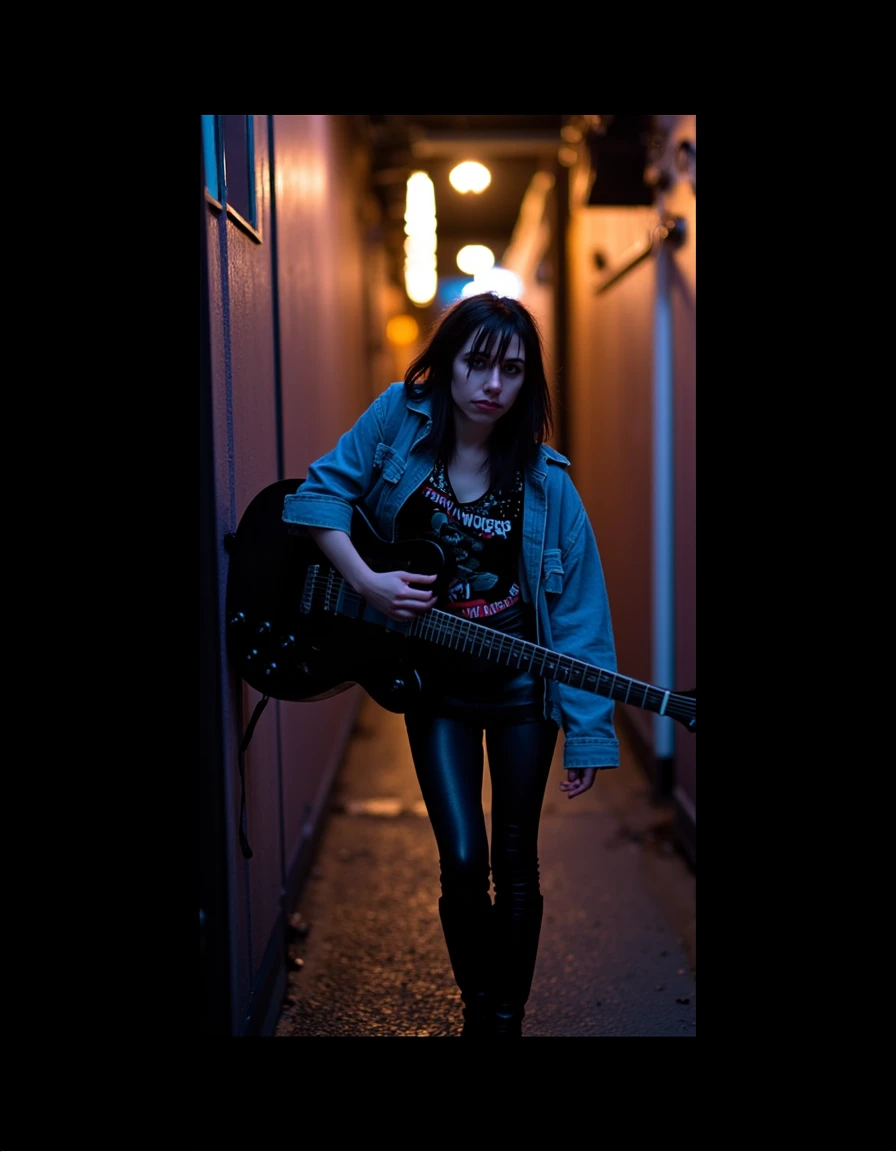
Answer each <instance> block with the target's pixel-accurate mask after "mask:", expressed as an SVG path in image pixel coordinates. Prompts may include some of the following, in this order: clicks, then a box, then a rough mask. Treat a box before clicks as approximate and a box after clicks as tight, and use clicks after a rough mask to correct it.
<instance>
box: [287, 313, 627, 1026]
mask: <svg viewBox="0 0 896 1152" xmlns="http://www.w3.org/2000/svg"><path fill="white" fill-rule="evenodd" d="M551 428H552V412H551V395H550V389H549V386H548V382H547V379H546V376H545V368H544V357H543V343H542V337H541V333H540V330H539V327H538V324H537V322H536V320H535V318H534V316H533V315H532V314H531V313H530V312H529V310H528V309H527V308H526V307H525V306H524V305H523V304H521V303H520V302H519V301H518V300H515V299H512V298H508V297H499V296H497V295H494V294H492V293H483V294H481V295H477V296H471V297H468V298H466V299H463V300H460V301H458V302H457V303H455V304H454V305H452V306H451V307H450V308H449V309H448V310H447V311H446V312H445V313H444V314H443V316H442V317H441V319H440V320H439V322H438V323H437V325H436V326H435V328H434V329H433V331H432V333H431V334H430V335H429V338H428V340H427V341H426V344H425V346H424V347H423V349H422V351H421V352H420V353H419V355H418V356H416V358H415V359H414V360H413V361H412V362H411V364H410V366H409V367H408V370H407V372H406V374H405V378H404V380H403V381H401V382H398V383H395V384H392V385H391V386H390V387H388V388H387V389H386V390H385V391H384V392H383V393H381V394H380V395H379V396H378V397H377V399H376V400H375V401H374V402H373V403H372V404H371V406H370V407H369V408H368V409H367V410H366V412H364V413H363V414H362V415H361V416H360V418H359V419H358V421H357V422H356V423H355V425H354V426H353V427H352V428H351V429H349V430H348V431H347V432H345V433H344V434H343V435H342V436H341V437H340V439H339V441H338V442H337V444H336V445H335V447H334V448H333V449H332V450H331V451H330V452H328V453H327V454H326V455H324V456H322V457H321V458H320V459H319V460H317V461H315V462H314V463H313V464H312V465H311V466H310V467H309V469H308V473H307V477H306V479H305V481H304V483H303V484H302V486H301V487H300V489H299V490H298V491H297V492H296V493H295V494H294V495H290V496H287V497H286V500H285V504H284V511H283V519H284V520H285V521H287V522H289V523H294V524H303V525H307V526H308V528H309V531H310V533H311V535H312V537H313V539H314V542H315V544H316V545H317V547H318V548H319V549H320V551H321V552H322V553H323V554H324V555H325V556H326V557H327V558H328V559H329V560H330V562H331V563H332V564H333V566H334V567H335V568H337V569H338V570H339V571H340V572H341V573H342V575H343V576H344V577H345V580H346V581H347V582H348V584H350V585H351V586H352V588H353V589H354V590H355V591H356V592H357V593H358V594H359V595H360V597H361V598H362V599H363V601H365V602H366V603H367V604H368V605H369V606H371V607H372V608H373V609H374V610H375V611H376V612H379V613H381V614H382V616H383V617H385V618H387V619H388V620H392V621H396V622H399V623H403V624H407V623H408V622H413V621H415V619H416V618H417V617H418V616H420V615H421V614H422V613H426V612H428V611H429V610H430V609H432V608H434V607H436V606H438V607H439V608H440V609H443V610H445V611H447V612H449V613H452V614H454V615H456V616H457V617H458V618H459V619H460V620H468V621H475V622H476V623H477V624H481V625H485V626H486V627H487V628H489V629H493V630H495V631H497V632H499V633H501V634H502V639H501V643H502V644H504V643H506V644H507V645H508V646H511V645H512V644H513V641H514V639H515V638H518V639H519V640H522V641H525V642H528V643H529V644H537V645H539V646H542V647H543V648H544V649H547V650H553V651H559V652H562V653H563V654H565V655H567V656H569V657H571V658H572V659H574V660H577V661H583V662H585V663H587V664H590V665H594V666H597V667H599V668H602V669H605V670H607V671H608V672H615V670H616V654H615V647H614V642H613V631H612V625H611V619H610V609H609V603H608V600H607V592H606V586H605V582H604V577H603V571H602V568H601V562H600V557H599V554H598V548H597V544H596V541H595V538H594V533H593V531H592V528H591V525H590V522H589V520H588V517H587V515H586V513H585V509H584V506H583V504H582V501H581V499H580V497H579V495H578V493H577V491H576V489H575V487H574V485H573V483H572V481H571V479H570V477H569V474H568V471H567V469H568V466H569V461H568V460H567V459H566V458H565V457H564V456H561V455H560V454H559V453H558V452H556V451H555V450H554V449H553V448H551V447H549V446H548V445H547V443H546V440H547V438H548V437H549V435H550V433H551ZM359 502H363V506H364V508H365V510H366V514H367V516H368V517H369V518H370V521H371V522H372V524H373V525H374V526H375V528H376V530H377V531H378V533H379V534H380V535H381V536H382V537H383V539H385V540H387V541H399V540H410V539H415V538H418V537H427V538H429V539H431V540H435V541H437V542H438V544H439V546H440V548H442V549H443V551H444V554H445V557H446V558H447V561H448V564H447V567H446V570H445V572H444V573H442V574H439V573H436V574H429V575H421V574H420V573H415V572H409V571H391V572H381V571H374V570H373V568H371V566H370V565H369V564H368V563H367V560H366V559H365V558H364V557H363V556H362V555H361V554H360V553H359V551H358V549H357V548H356V547H355V545H354V543H353V541H352V537H351V528H352V518H353V514H354V510H355V507H356V506H357V505H358V504H359ZM505 637H506V640H505V639H504V638H505ZM508 650H509V651H510V652H512V651H513V649H512V647H509V648H508ZM530 663H531V661H530ZM415 668H416V671H417V673H418V674H419V692H418V693H417V695H416V697H415V699H414V700H413V702H412V704H411V705H410V706H409V707H408V708H407V710H406V712H405V722H406V727H407V732H408V739H409V744H410V750H411V755H412V758H413V761H414V766H415V770H416V773H417V778H418V781H419V784H420V790H421V793H422V796H423V800H424V802H425V804H426V808H427V812H428V815H429V819H430V822H431V824H432V829H433V833H434V835H435V840H436V846H437V849H438V854H439V868H440V882H441V896H440V899H439V915H440V918H441V923H442V927H443V931H444V935H445V943H446V946H447V951H448V956H449V959H450V961H451V965H452V969H453V972H454V976H455V979H456V981H457V984H458V987H459V989H460V994H461V999H462V1001H463V1006H464V1007H463V1017H464V1023H463V1029H462V1032H461V1035H463V1036H468V1037H477V1038H486V1037H491V1036H509V1037H520V1036H521V1035H522V1020H523V1017H524V1015H525V1005H526V1003H527V1000H528V998H529V993H530V990H531V985H532V979H533V974H534V970H535V963H536V958H537V953H538V943H539V938H540V932H541V924H542V912H543V898H542V893H541V888H540V882H539V859H538V832H539V823H540V818H541V809H542V804H543V801H544V795H545V789H546V786H547V781H548V778H549V775H550V768H551V764H552V762H553V758H554V752H555V748H556V743H557V736H558V731H559V729H560V728H562V729H563V734H564V742H563V770H564V774H565V775H564V779H563V780H562V781H561V782H560V790H561V791H562V792H564V793H565V794H566V796H567V797H568V798H569V799H574V798H575V797H577V796H580V795H581V794H582V793H584V792H587V791H588V789H589V788H591V786H592V785H593V783H594V779H595V774H596V772H597V771H598V770H600V769H602V768H612V767H616V766H618V764H619V744H618V740H617V737H616V733H615V729H614V725H613V709H614V705H613V701H612V700H611V699H609V698H607V697H604V696H597V695H593V694H591V693H589V692H583V691H581V690H580V689H578V688H575V687H573V686H571V685H568V684H563V683H561V682H559V681H558V680H556V679H550V678H547V677H545V676H543V675H542V674H540V672H539V671H537V670H530V668H529V667H514V666H513V662H512V660H511V661H509V662H508V665H507V666H504V667H496V665H495V663H494V662H490V661H489V660H488V659H487V658H483V656H482V655H481V653H480V655H479V656H474V655H473V654H472V653H464V652H453V653H452V652H449V653H447V654H446V653H445V652H444V651H443V650H442V649H440V648H436V647H434V646H427V645H426V644H422V645H420V646H419V649H417V650H416V652H415ZM483 739H484V749H485V752H487V759H488V768H489V773H490V779H491V796H492V804H491V840H490V841H489V834H488V828H487V825H486V817H485V812H484V809H483V798H482V789H483V781H484V778H483V772H484V765H485V755H484V751H483ZM492 897H494V899H493V898H492Z"/></svg>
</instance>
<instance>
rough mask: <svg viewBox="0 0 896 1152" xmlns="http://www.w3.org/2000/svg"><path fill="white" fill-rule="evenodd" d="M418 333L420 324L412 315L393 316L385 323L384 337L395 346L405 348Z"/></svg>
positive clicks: (412, 341)
mask: <svg viewBox="0 0 896 1152" xmlns="http://www.w3.org/2000/svg"><path fill="white" fill-rule="evenodd" d="M419 335H420V325H419V324H418V323H417V321H416V320H415V319H414V317H413V316H405V315H401V316H393V317H392V319H391V320H390V321H389V322H388V323H387V324H386V339H387V340H388V341H389V343H390V344H394V345H395V347H396V348H406V347H407V346H408V344H413V343H414V341H415V340H416V339H417V337H418V336H419Z"/></svg>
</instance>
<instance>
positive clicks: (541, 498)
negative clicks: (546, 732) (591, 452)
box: [283, 381, 619, 769]
mask: <svg viewBox="0 0 896 1152" xmlns="http://www.w3.org/2000/svg"><path fill="white" fill-rule="evenodd" d="M430 425H431V407H430V401H429V399H428V398H424V399H421V400H413V399H410V398H409V397H408V395H407V391H406V389H405V386H404V384H403V382H401V381H399V382H398V383H395V384H392V385H390V386H389V387H388V388H387V389H386V390H385V391H384V392H381V393H380V395H379V396H378V397H377V398H376V399H375V400H374V401H373V403H372V404H371V405H370V407H369V408H368V409H367V410H366V411H365V412H364V413H362V415H361V416H360V417H359V418H358V420H357V422H356V423H355V424H354V426H353V427H352V428H350V429H349V430H348V431H347V432H345V433H344V434H343V435H342V436H341V437H340V438H339V440H338V441H337V443H336V445H335V447H334V448H333V449H332V450H331V451H330V452H327V453H326V454H325V455H324V456H321V457H320V459H319V460H316V461H315V462H314V463H313V464H311V465H310V466H309V468H308V472H307V476H306V478H305V482H304V483H303V485H302V487H301V488H300V489H299V490H298V492H296V493H295V494H294V495H289V496H287V497H286V499H285V501H284V508H283V520H284V521H286V522H287V523H292V524H304V525H312V526H314V527H319V528H339V529H341V530H342V531H343V532H350V531H351V525H352V515H353V508H354V505H355V503H357V502H358V501H359V500H362V499H363V500H364V504H365V507H366V508H367V511H368V513H369V515H370V518H371V520H372V522H373V524H374V526H375V527H376V528H377V530H378V531H379V533H380V535H381V536H382V537H383V538H384V539H385V540H389V541H394V540H395V527H396V522H397V518H398V513H399V511H400V509H401V508H402V506H403V504H404V503H405V501H406V500H407V499H408V497H409V496H410V495H411V494H412V493H413V492H414V491H416V489H417V488H418V487H419V486H420V485H421V484H422V483H423V481H424V480H425V479H426V478H427V476H429V473H430V470H431V469H432V465H433V459H434V457H433V454H432V452H431V451H429V450H428V449H426V450H424V449H421V448H420V446H419V445H420V441H421V440H422V439H423V438H424V437H425V435H426V434H427V432H428V431H429V429H430ZM568 466H569V461H568V460H567V459H566V457H564V456H561V455H560V453H559V452H555V451H554V449H553V448H550V447H548V446H547V445H544V444H543V445H541V447H540V449H539V455H538V460H537V463H536V464H535V465H533V466H532V467H530V468H529V469H528V470H527V472H526V476H525V492H524V502H523V542H522V549H521V554H520V587H521V589H522V595H523V598H524V600H526V601H527V602H528V603H534V604H535V606H536V612H535V618H536V624H537V642H538V644H539V645H540V646H541V647H543V648H546V649H548V650H549V651H550V652H553V653H557V654H559V655H561V656H567V657H570V658H571V659H573V660H578V661H582V662H583V663H586V664H590V665H596V666H597V667H598V668H601V669H603V670H604V671H606V672H611V673H612V672H615V671H616V649H615V644H614V641H613V629H612V623H611V620H610V608H609V602H608V599H607V590H606V584H605V582H604V575H603V569H602V567H601V562H600V556H599V554H598V549H597V543H596V541H595V538H594V532H593V530H592V528H591V524H590V522H589V520H588V516H587V515H586V512H585V508H584V506H583V504H582V501H581V498H580V497H579V494H578V492H577V491H576V489H575V486H574V485H573V482H572V480H571V479H570V478H569V475H568V473H567V467H568ZM544 682H545V700H544V707H545V716H546V717H549V718H551V719H553V720H554V721H555V722H556V723H557V724H558V725H559V726H560V727H561V728H562V730H563V736H564V745H563V767H564V769H567V768H613V767H617V766H618V764H619V741H618V739H617V737H616V731H615V728H614V726H613V711H614V703H613V701H612V700H611V699H609V698H608V697H605V696H597V695H595V694H594V693H592V692H591V691H589V690H586V689H582V688H573V687H570V686H569V685H567V684H563V683H560V682H559V681H557V680H553V679H550V678H548V677H545V681H544Z"/></svg>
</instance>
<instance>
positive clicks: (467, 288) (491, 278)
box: [461, 267, 523, 300]
mask: <svg viewBox="0 0 896 1152" xmlns="http://www.w3.org/2000/svg"><path fill="white" fill-rule="evenodd" d="M480 292H494V293H495V294H496V295H498V296H510V297H511V298H512V299H514V300H519V298H520V297H521V296H522V294H523V282H522V280H521V279H520V278H519V276H517V274H516V273H515V272H511V271H510V269H509V268H500V267H497V268H488V269H486V271H485V272H482V273H481V274H478V275H476V276H474V277H473V279H472V280H471V281H470V283H469V284H465V285H464V286H463V290H462V291H461V296H464V297H467V296H476V295H478V294H479V293H480Z"/></svg>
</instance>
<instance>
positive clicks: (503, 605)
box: [400, 460, 523, 632]
mask: <svg viewBox="0 0 896 1152" xmlns="http://www.w3.org/2000/svg"><path fill="white" fill-rule="evenodd" d="M522 519H523V477H522V474H521V473H519V472H518V473H517V474H516V477H515V479H514V482H513V484H512V485H511V487H510V489H509V490H508V491H507V492H504V491H497V492H496V491H493V490H491V489H490V490H489V491H488V492H486V493H485V494H484V495H483V496H480V497H479V499H478V500H472V501H470V502H469V503H467V504H464V503H462V502H461V501H460V500H458V499H457V497H456V496H455V494H454V490H453V489H452V487H451V481H450V480H449V479H448V469H447V468H446V467H445V464H444V463H443V462H442V461H441V460H436V462H435V464H434V465H433V469H432V472H431V473H430V475H429V477H428V479H426V480H425V481H424V482H423V484H422V485H421V486H420V487H419V488H418V489H417V491H416V492H415V493H414V494H413V495H412V496H411V497H410V499H409V500H408V502H407V503H406V504H405V506H404V508H403V509H402V512H401V524H400V528H401V535H402V536H403V537H404V538H406V539H407V538H413V537H417V536H423V535H430V536H433V537H435V538H436V539H437V540H438V542H439V544H440V545H441V546H442V548H443V549H444V551H445V554H446V556H447V557H448V560H449V565H450V566H451V567H452V568H453V570H454V572H453V576H452V579H451V582H450V584H449V586H448V590H447V594H446V595H445V597H444V598H443V599H442V600H440V602H439V607H440V608H444V609H445V610H446V611H449V612H456V613H457V614H458V615H459V616H463V617H464V618H465V619H467V620H475V621H477V622H478V623H480V624H485V625H487V626H488V627H489V628H497V629H500V630H501V631H512V632H516V631H517V628H518V625H519V620H520V607H521V605H520V586H519V580H518V565H517V559H518V556H519V551H520V542H521V535H522Z"/></svg>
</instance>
